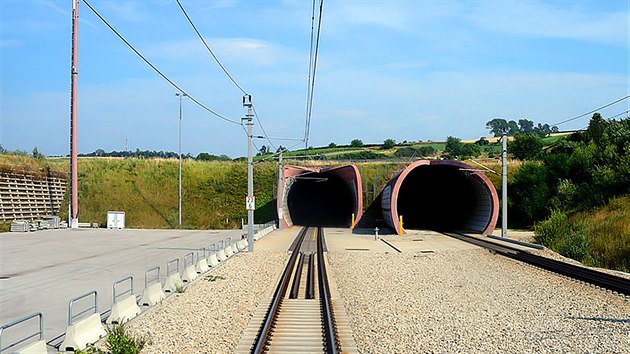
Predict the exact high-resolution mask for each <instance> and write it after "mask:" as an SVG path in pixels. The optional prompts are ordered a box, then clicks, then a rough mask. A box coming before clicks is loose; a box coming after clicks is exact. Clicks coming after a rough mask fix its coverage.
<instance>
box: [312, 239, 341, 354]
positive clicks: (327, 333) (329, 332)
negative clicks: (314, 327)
mask: <svg viewBox="0 0 630 354" xmlns="http://www.w3.org/2000/svg"><path fill="white" fill-rule="evenodd" d="M317 270H318V278H319V279H318V280H319V282H318V284H319V298H320V301H321V304H322V316H323V319H322V322H323V325H324V338H325V340H324V341H325V343H324V348H325V350H326V353H332V354H336V353H338V352H340V351H339V341H338V338H337V333H336V328H335V318H334V314H333V310H332V302H331V299H330V288H329V285H328V276H327V274H326V262H325V260H324V229H323V228H321V227H320V228H317Z"/></svg>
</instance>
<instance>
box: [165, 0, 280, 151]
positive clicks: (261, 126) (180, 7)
mask: <svg viewBox="0 0 630 354" xmlns="http://www.w3.org/2000/svg"><path fill="white" fill-rule="evenodd" d="M175 1H176V2H177V5H178V6H179V9H180V10H181V11H182V13H183V14H184V16H185V17H186V19H187V20H188V23H189V24H190V26H191V27H192V29H193V30H194V31H195V33H196V34H197V37H199V39H200V40H201V42H202V43H203V45H204V47H206V50H207V51H208V53H210V55H211V56H212V58H213V59H214V61H215V62H216V63H217V65H219V67H220V68H221V70H222V71H223V73H224V74H225V76H227V77H228V79H230V81H231V82H232V83H233V84H234V86H236V88H237V89H238V90H239V91H241V93H243V95H249V93H248V92H247V91H246V90H245V89H244V88H243V87H242V86H241V85H239V84H238V82H237V81H236V79H235V78H234V76H232V74H230V72H229V71H228V70H227V68H226V67H225V65H223V63H222V62H221V61H220V60H219V57H218V56H217V55H216V54H214V51H213V50H212V49H211V48H210V45H208V42H206V40H205V39H204V38H203V36H202V35H201V32H199V30H198V29H197V26H196V25H195V23H194V22H193V20H192V18H191V17H190V16H189V15H188V12H187V11H186V9H185V8H184V6H183V5H182V3H181V2H180V1H179V0H175ZM252 108H253V110H254V116H255V117H256V121H257V122H258V125H259V126H260V129H261V130H262V132H263V135H265V137H267V138H266V139H267V141H268V142H269V144H270V145H271V146H272V147H273V148H274V149H276V145H275V144H274V143H273V142H272V141H271V139H270V138H269V137H268V135H267V131H266V130H265V126H264V125H263V124H262V121H261V119H260V117H259V116H258V112H256V107H255V106H254V105H252Z"/></svg>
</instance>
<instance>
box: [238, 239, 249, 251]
mask: <svg viewBox="0 0 630 354" xmlns="http://www.w3.org/2000/svg"><path fill="white" fill-rule="evenodd" d="M236 247H237V248H238V250H239V251H242V250H244V249H246V248H247V246H245V240H240V241H238V242H237V243H236Z"/></svg>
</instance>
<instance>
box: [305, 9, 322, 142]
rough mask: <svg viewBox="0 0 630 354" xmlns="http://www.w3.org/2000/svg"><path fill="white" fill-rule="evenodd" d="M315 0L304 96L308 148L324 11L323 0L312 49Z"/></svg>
mask: <svg viewBox="0 0 630 354" xmlns="http://www.w3.org/2000/svg"><path fill="white" fill-rule="evenodd" d="M315 1H316V0H313V13H312V15H311V48H310V54H309V74H308V89H307V98H306V128H305V129H304V141H305V147H306V148H308V140H309V136H310V133H311V118H312V114H313V97H314V92H315V73H316V72H317V58H318V54H319V38H320V33H321V28H322V15H323V13H324V0H320V2H319V16H318V20H317V36H316V37H315V49H314V50H313V32H314V27H313V26H314V23H315Z"/></svg>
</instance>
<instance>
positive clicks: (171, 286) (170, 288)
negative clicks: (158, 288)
mask: <svg viewBox="0 0 630 354" xmlns="http://www.w3.org/2000/svg"><path fill="white" fill-rule="evenodd" d="M182 285H184V282H183V281H182V277H181V276H179V273H174V274H171V275H169V276H168V278H166V282H165V283H164V292H166V293H174V292H175V291H176V290H177V287H178V286H182Z"/></svg>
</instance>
